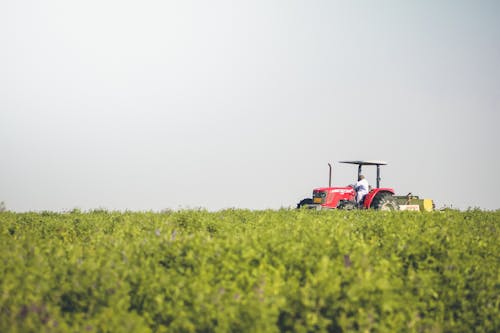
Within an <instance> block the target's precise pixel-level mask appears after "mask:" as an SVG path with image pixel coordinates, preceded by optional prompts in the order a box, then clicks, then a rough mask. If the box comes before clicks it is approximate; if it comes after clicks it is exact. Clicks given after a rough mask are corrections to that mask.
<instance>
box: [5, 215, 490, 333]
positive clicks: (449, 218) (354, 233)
mask: <svg viewBox="0 0 500 333" xmlns="http://www.w3.org/2000/svg"><path fill="white" fill-rule="evenodd" d="M499 236H500V211H497V212H483V211H478V210H473V211H467V212H458V211H446V212H433V213H418V212H417V213H414V212H374V211H352V212H344V211H308V210H300V211H293V210H279V211H247V210H224V211H219V212H207V211H203V210H186V211H178V212H167V213H149V212H143V213H133V212H128V213H119V212H105V211H93V212H87V213H81V212H78V211H75V212H71V213H64V214H63V213H61V214H56V213H50V212H46V213H26V214H21V213H10V212H4V213H0V258H1V259H0V332H150V331H151V332H287V331H290V332H499V331H500V241H499V238H500V237H499Z"/></svg>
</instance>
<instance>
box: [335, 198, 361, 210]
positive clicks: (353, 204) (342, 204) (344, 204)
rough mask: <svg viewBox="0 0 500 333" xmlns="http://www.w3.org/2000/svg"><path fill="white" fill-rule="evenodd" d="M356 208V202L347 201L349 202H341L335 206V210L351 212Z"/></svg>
mask: <svg viewBox="0 0 500 333" xmlns="http://www.w3.org/2000/svg"><path fill="white" fill-rule="evenodd" d="M356 208H357V206H356V202H354V201H349V200H342V201H340V202H339V204H338V205H337V209H344V210H353V209H356Z"/></svg>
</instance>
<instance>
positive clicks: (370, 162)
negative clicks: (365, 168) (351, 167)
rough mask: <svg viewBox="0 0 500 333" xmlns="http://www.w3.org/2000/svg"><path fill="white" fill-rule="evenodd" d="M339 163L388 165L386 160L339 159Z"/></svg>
mask: <svg viewBox="0 0 500 333" xmlns="http://www.w3.org/2000/svg"><path fill="white" fill-rule="evenodd" d="M339 163H348V164H357V165H387V162H384V161H373V160H370V161H339Z"/></svg>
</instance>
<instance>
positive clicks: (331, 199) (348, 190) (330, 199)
mask: <svg viewBox="0 0 500 333" xmlns="http://www.w3.org/2000/svg"><path fill="white" fill-rule="evenodd" d="M318 192H323V193H326V197H325V199H324V201H323V202H322V203H321V207H323V208H330V209H333V208H337V205H338V204H339V201H340V200H349V201H351V200H354V198H355V197H356V191H354V189H353V188H352V187H350V186H346V187H320V188H316V189H314V190H313V197H314V196H315V193H318Z"/></svg>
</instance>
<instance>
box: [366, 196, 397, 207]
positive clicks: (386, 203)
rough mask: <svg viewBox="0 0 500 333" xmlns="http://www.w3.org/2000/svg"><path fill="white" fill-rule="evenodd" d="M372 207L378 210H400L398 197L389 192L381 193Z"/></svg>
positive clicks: (374, 200)
mask: <svg viewBox="0 0 500 333" xmlns="http://www.w3.org/2000/svg"><path fill="white" fill-rule="evenodd" d="M371 206H372V208H373V209H377V210H399V205H398V203H397V202H396V199H394V198H393V197H392V195H391V194H389V193H380V194H379V195H377V196H376V197H375V198H374V199H373V202H372V205H371Z"/></svg>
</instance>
